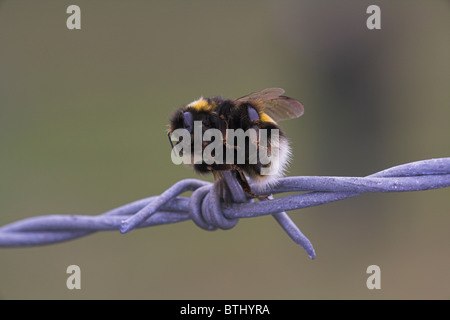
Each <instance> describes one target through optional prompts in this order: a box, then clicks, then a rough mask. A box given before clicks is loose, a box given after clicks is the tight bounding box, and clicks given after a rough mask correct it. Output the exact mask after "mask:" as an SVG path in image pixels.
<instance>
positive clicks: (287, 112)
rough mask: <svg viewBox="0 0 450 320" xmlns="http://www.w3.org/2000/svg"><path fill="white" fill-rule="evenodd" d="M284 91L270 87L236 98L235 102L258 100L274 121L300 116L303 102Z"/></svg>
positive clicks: (302, 110)
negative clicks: (286, 95)
mask: <svg viewBox="0 0 450 320" xmlns="http://www.w3.org/2000/svg"><path fill="white" fill-rule="evenodd" d="M283 93H284V90H283V89H281V88H268V89H263V90H260V91H256V92H252V93H250V94H248V95H246V96H243V97H241V98H238V99H236V100H235V102H246V101H250V100H258V101H259V103H260V104H261V105H262V107H263V108H264V110H263V111H264V113H266V114H267V115H268V116H269V117H271V118H272V119H273V120H274V121H280V120H288V119H295V118H298V117H300V116H301V115H302V114H303V112H304V108H303V105H302V104H301V102H300V101H298V100H296V99H293V98H289V97H285V96H282V94H283Z"/></svg>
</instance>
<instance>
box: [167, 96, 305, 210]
mask: <svg viewBox="0 0 450 320" xmlns="http://www.w3.org/2000/svg"><path fill="white" fill-rule="evenodd" d="M284 92H285V91H284V90H283V89H281V88H268V89H263V90H260V91H257V92H253V93H250V94H248V95H245V96H243V97H240V98H238V99H235V100H230V99H224V98H221V97H211V98H203V97H200V98H199V99H198V100H196V101H194V102H191V103H189V104H187V105H185V106H183V107H182V108H180V109H178V110H176V111H175V112H174V113H173V114H172V116H171V117H170V120H169V130H168V137H169V141H170V143H171V147H172V150H175V149H174V144H173V143H172V138H171V135H172V133H173V132H174V131H175V130H177V129H184V130H186V131H187V132H188V133H189V134H190V135H194V131H195V130H194V123H199V122H201V124H200V126H201V133H204V132H206V131H207V130H208V129H218V130H219V131H220V132H221V133H222V135H223V137H224V138H223V140H222V141H220V143H221V145H222V147H223V150H224V152H223V154H226V152H227V151H229V150H230V149H234V151H236V152H235V153H234V157H233V159H232V160H233V161H231V162H230V161H225V158H223V159H221V160H224V161H216V162H212V163H211V161H209V162H208V161H205V160H204V159H202V161H200V162H198V161H197V162H196V163H194V162H192V163H191V166H193V169H194V171H196V172H197V173H200V174H205V173H210V172H212V173H213V175H214V180H215V185H216V188H217V190H218V192H219V194H221V196H222V198H223V199H224V200H225V202H230V190H229V188H228V186H227V184H226V182H225V179H224V177H223V172H224V171H231V172H232V174H233V176H234V177H235V178H236V180H237V181H238V182H239V184H240V185H241V187H242V189H243V190H244V192H245V193H247V194H248V195H250V196H253V197H263V198H267V196H264V195H259V194H256V193H254V192H253V191H252V188H251V187H250V184H249V182H248V180H247V177H248V178H249V179H250V180H251V181H252V182H253V184H254V185H255V187H256V189H258V192H263V191H264V189H266V188H267V187H269V186H271V185H273V184H275V183H276V181H277V179H278V178H280V177H282V176H283V175H284V171H285V170H286V168H287V166H288V164H289V161H290V157H291V148H290V146H289V141H288V139H287V137H286V136H285V134H284V133H283V131H282V130H281V129H280V127H279V126H278V124H277V121H280V120H287V119H295V118H298V117H300V116H301V115H302V114H303V112H304V109H303V105H302V104H301V103H300V102H299V101H298V100H296V99H293V98H289V97H286V96H283V93H284ZM197 121H199V122H197ZM238 129H242V130H243V131H247V130H249V129H252V130H255V132H256V139H251V138H250V137H246V140H245V145H244V147H243V148H237V147H236V146H235V145H234V143H233V142H234V141H229V140H230V139H228V132H229V131H230V130H238ZM262 129H266V130H262ZM273 130H276V131H275V132H276V133H277V136H276V138H277V139H274V137H275V135H274V134H272V132H274V131H273ZM263 132H267V139H266V145H265V146H262V145H261V144H260V139H259V138H260V133H263ZM181 140H182V139H180V140H179V141H177V142H176V143H175V146H176V145H177V144H178V143H180V142H181ZM209 143H211V142H208V141H203V142H202V144H201V148H202V150H205V148H206V147H207V146H208V145H209ZM252 146H253V147H256V149H257V150H258V151H260V150H262V148H265V149H264V151H266V152H268V153H269V154H271V153H274V151H277V157H274V158H273V159H271V161H270V163H264V162H263V161H262V159H261V158H260V157H259V156H258V155H256V157H255V156H254V155H253V154H252V153H251V152H250V149H251V148H250V147H252ZM191 148H192V150H194V143H193V142H192V145H191ZM239 152H243V154H242V155H241V156H243V158H244V161H241V162H239V161H237V157H238V153H239ZM241 159H242V158H241ZM268 166H273V167H274V168H276V170H275V171H274V172H271V174H267V175H264V174H263V173H262V172H263V171H264V170H263V169H265V168H267V167H268Z"/></svg>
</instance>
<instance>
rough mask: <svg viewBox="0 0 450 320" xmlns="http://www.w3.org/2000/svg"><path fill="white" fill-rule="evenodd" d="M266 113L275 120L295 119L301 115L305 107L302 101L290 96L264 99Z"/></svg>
mask: <svg viewBox="0 0 450 320" xmlns="http://www.w3.org/2000/svg"><path fill="white" fill-rule="evenodd" d="M262 105H263V107H264V110H263V111H264V113H266V114H267V115H268V116H269V117H271V118H272V119H273V120H275V121H281V120H288V119H295V118H298V117H300V116H301V115H302V114H303V112H304V108H303V105H302V104H301V102H300V101H298V100H295V99H293V98H289V97H284V96H281V97H278V98H276V99H272V100H265V101H262Z"/></svg>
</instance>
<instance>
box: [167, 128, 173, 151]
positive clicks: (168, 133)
mask: <svg viewBox="0 0 450 320" xmlns="http://www.w3.org/2000/svg"><path fill="white" fill-rule="evenodd" d="M170 134H171V132H167V137H168V138H169V142H170V146H171V147H172V150H173V143H172V139H170Z"/></svg>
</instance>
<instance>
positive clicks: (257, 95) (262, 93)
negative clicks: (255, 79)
mask: <svg viewBox="0 0 450 320" xmlns="http://www.w3.org/2000/svg"><path fill="white" fill-rule="evenodd" d="M283 93H284V89H281V88H267V89H262V90H259V91H255V92H252V93H249V94H247V95H245V96H243V97H240V98H237V99H236V100H235V102H245V101H248V100H253V99H261V100H270V99H276V98H278V97H279V96H281V95H282V94H283Z"/></svg>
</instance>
